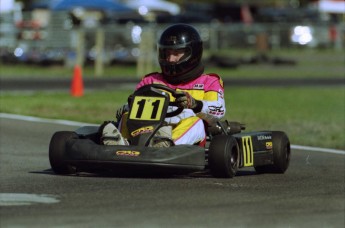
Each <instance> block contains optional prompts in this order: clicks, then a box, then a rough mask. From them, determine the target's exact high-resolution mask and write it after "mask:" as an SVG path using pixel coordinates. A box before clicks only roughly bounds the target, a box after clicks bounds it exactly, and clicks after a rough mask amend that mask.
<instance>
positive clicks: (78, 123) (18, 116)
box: [0, 113, 97, 126]
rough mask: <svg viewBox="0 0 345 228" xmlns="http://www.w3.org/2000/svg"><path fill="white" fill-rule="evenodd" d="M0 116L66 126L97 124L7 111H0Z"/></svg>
mask: <svg viewBox="0 0 345 228" xmlns="http://www.w3.org/2000/svg"><path fill="white" fill-rule="evenodd" d="M0 118H7V119H15V120H24V121H30V122H39V123H56V124H62V125H67V126H85V125H88V126H97V124H90V123H83V122H77V121H70V120H54V119H46V118H39V117H33V116H23V115H16V114H8V113H0Z"/></svg>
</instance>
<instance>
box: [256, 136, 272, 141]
mask: <svg viewBox="0 0 345 228" xmlns="http://www.w3.org/2000/svg"><path fill="white" fill-rule="evenodd" d="M271 139H272V136H271V135H258V140H259V141H261V140H271Z"/></svg>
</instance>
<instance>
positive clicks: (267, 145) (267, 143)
mask: <svg viewBox="0 0 345 228" xmlns="http://www.w3.org/2000/svg"><path fill="white" fill-rule="evenodd" d="M272 148H273V143H272V142H266V149H267V150H272Z"/></svg>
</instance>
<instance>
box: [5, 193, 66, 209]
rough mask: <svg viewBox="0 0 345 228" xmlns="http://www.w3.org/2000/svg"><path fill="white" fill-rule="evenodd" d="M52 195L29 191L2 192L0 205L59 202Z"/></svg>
mask: <svg viewBox="0 0 345 228" xmlns="http://www.w3.org/2000/svg"><path fill="white" fill-rule="evenodd" d="M58 202H60V200H58V199H56V197H55V196H52V195H44V194H27V193H0V206H23V205H31V204H34V203H58Z"/></svg>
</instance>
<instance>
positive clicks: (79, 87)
mask: <svg viewBox="0 0 345 228" xmlns="http://www.w3.org/2000/svg"><path fill="white" fill-rule="evenodd" d="M83 94H84V84H83V77H82V72H81V67H80V66H79V65H75V67H74V72H73V79H72V84H71V95H72V96H74V97H81V96H83Z"/></svg>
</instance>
